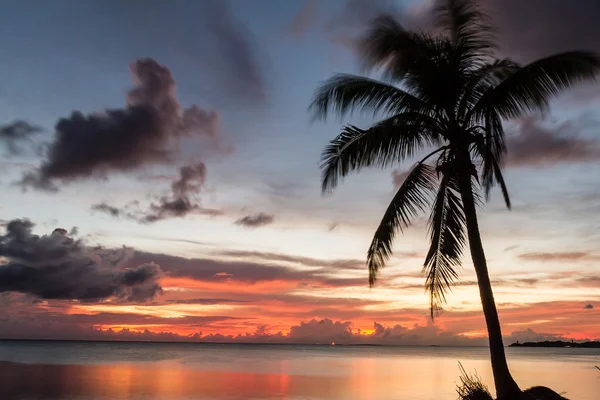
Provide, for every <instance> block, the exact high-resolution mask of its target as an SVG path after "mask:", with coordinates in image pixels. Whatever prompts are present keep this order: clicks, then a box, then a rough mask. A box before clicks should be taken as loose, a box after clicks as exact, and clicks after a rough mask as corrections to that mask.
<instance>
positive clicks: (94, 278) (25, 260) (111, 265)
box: [0, 220, 162, 302]
mask: <svg viewBox="0 0 600 400" xmlns="http://www.w3.org/2000/svg"><path fill="white" fill-rule="evenodd" d="M33 227H34V224H33V223H32V222H30V221H28V220H12V221H10V222H9V223H8V224H7V225H6V228H5V229H6V234H5V235H2V236H0V257H3V258H5V259H6V262H5V263H3V264H0V292H12V291H14V292H20V293H26V294H29V295H32V296H34V297H37V298H40V299H62V300H80V301H101V300H108V299H115V300H119V301H133V302H143V301H147V300H150V299H153V298H154V297H156V295H157V294H159V293H160V292H161V291H162V288H161V286H160V285H159V284H158V283H157V279H158V278H159V277H160V276H161V274H162V271H161V270H160V267H159V266H158V265H156V264H154V263H144V264H141V265H138V266H136V267H133V268H121V265H122V262H123V261H124V254H125V252H119V251H117V252H113V251H106V250H104V249H90V248H87V247H85V246H84V245H83V244H82V243H81V242H80V241H75V240H73V239H72V238H70V237H68V236H67V232H66V230H64V229H55V230H54V232H52V234H50V235H43V236H38V235H35V234H33V233H32V229H33Z"/></svg>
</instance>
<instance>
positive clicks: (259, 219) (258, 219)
mask: <svg viewBox="0 0 600 400" xmlns="http://www.w3.org/2000/svg"><path fill="white" fill-rule="evenodd" d="M274 221H275V217H274V216H273V215H271V214H265V213H262V212H261V213H257V214H252V215H246V216H245V217H242V218H240V219H238V220H237V221H235V223H236V225H240V226H245V227H247V228H258V227H261V226H266V225H270V224H272V223H273V222H274Z"/></svg>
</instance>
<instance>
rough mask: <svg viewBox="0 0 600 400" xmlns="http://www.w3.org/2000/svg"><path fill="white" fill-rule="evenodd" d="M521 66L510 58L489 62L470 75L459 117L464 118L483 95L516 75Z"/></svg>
mask: <svg viewBox="0 0 600 400" xmlns="http://www.w3.org/2000/svg"><path fill="white" fill-rule="evenodd" d="M519 68H520V66H519V64H517V63H516V62H514V61H513V60H510V59H508V58H505V59H500V60H494V61H492V62H488V63H486V64H484V65H482V66H481V67H479V68H477V69H476V70H475V71H473V72H471V73H470V74H469V77H468V79H467V81H466V82H465V84H464V86H463V91H462V97H461V101H460V105H459V109H458V113H457V114H458V117H459V118H463V117H464V116H465V114H466V112H467V110H469V109H471V107H473V106H474V105H475V104H477V101H478V100H479V99H480V98H481V96H483V94H484V93H485V92H486V91H487V89H489V88H490V87H492V86H495V85H497V84H499V83H500V82H502V81H503V80H505V79H506V78H508V77H509V76H510V75H512V74H514V73H515V72H516V71H517V70H518V69H519Z"/></svg>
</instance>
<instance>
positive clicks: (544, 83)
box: [472, 51, 600, 119]
mask: <svg viewBox="0 0 600 400" xmlns="http://www.w3.org/2000/svg"><path fill="white" fill-rule="evenodd" d="M598 72H600V56H598V55H597V54H595V53H591V52H586V51H570V52H565V53H560V54H556V55H553V56H550V57H546V58H543V59H541V60H538V61H535V62H533V63H531V64H529V65H527V66H525V67H523V68H521V69H519V70H518V71H516V72H515V73H514V74H512V75H511V76H509V77H508V78H507V79H505V80H504V81H503V82H502V83H500V84H499V85H497V86H496V87H493V88H490V89H489V90H488V91H486V93H485V94H484V95H483V96H482V97H481V99H480V100H479V102H478V103H477V105H476V106H475V107H474V108H473V110H472V111H473V112H474V113H478V114H479V115H484V114H485V113H486V112H488V110H489V109H490V108H493V109H495V110H496V111H497V112H498V114H499V115H500V117H502V118H504V119H514V118H518V117H520V116H522V115H523V114H525V113H527V112H531V111H537V110H542V111H545V110H546V109H547V108H548V104H549V101H550V100H551V99H553V98H555V97H557V96H558V95H559V94H560V93H561V92H562V91H563V90H565V89H567V88H570V87H572V86H573V85H575V84H577V83H579V82H582V81H584V80H587V79H591V78H594V77H595V76H596V74H597V73H598Z"/></svg>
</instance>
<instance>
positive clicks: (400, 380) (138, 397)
mask: <svg viewBox="0 0 600 400" xmlns="http://www.w3.org/2000/svg"><path fill="white" fill-rule="evenodd" d="M463 358H464V356H463ZM210 362H211V361H210V358H208V359H206V364H193V365H191V364H184V363H180V362H176V361H161V362H154V363H117V364H104V365H45V364H15V363H8V362H0V390H1V395H0V398H1V399H11V400H25V399H53V400H67V399H68V400H106V399H110V400H191V399H194V400H230V399H240V400H241V399H252V400H259V399H260V400H270V399H285V400H300V399H315V400H334V399H335V400H339V399H355V400H395V399H409V400H410V399H412V400H434V399H435V400H445V399H448V400H450V399H454V398H456V393H455V385H456V382H457V381H458V379H459V371H458V366H457V361H456V359H455V358H453V357H435V356H430V357H418V356H414V357H411V356H404V357H399V356H395V355H393V354H391V355H389V356H381V355H380V354H379V355H371V354H363V355H362V356H361V357H355V358H341V357H336V356H335V353H330V354H329V355H327V356H319V357H315V358H313V357H306V358H303V359H293V358H289V359H282V360H280V361H279V362H277V363H276V367H274V368H273V369H271V370H270V372H264V371H263V372H261V373H256V372H251V371H248V370H245V371H235V368H236V366H237V363H236V360H235V359H232V361H231V364H229V365H227V366H224V365H222V364H215V366H214V368H215V369H221V370H223V369H227V371H220V370H212V369H211V370H207V368H209V365H210ZM260 364H261V361H260V359H259V358H257V364H256V369H257V370H258V369H260V367H261V365H260ZM199 365H202V367H199ZM272 365H275V364H272ZM463 365H464V366H465V369H467V370H468V371H474V370H477V371H478V373H479V374H480V376H481V378H482V379H483V380H484V381H485V382H486V383H488V384H489V383H491V381H492V377H491V370H490V368H489V361H487V360H482V359H473V358H470V359H469V358H467V359H463ZM192 366H193V368H192ZM511 368H512V371H513V373H514V375H515V377H516V378H517V380H518V381H519V382H520V383H521V385H522V386H523V387H529V386H533V385H546V386H551V387H553V388H555V389H556V390H557V391H566V392H567V394H568V397H569V398H573V399H580V400H595V399H596V398H597V397H595V396H596V394H597V393H600V378H598V376H597V375H598V374H597V370H595V369H593V367H592V366H591V365H590V366H588V365H581V364H578V363H574V362H567V361H562V362H561V361H558V360H544V361H542V360H539V361H526V360H515V362H512V363H511Z"/></svg>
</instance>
